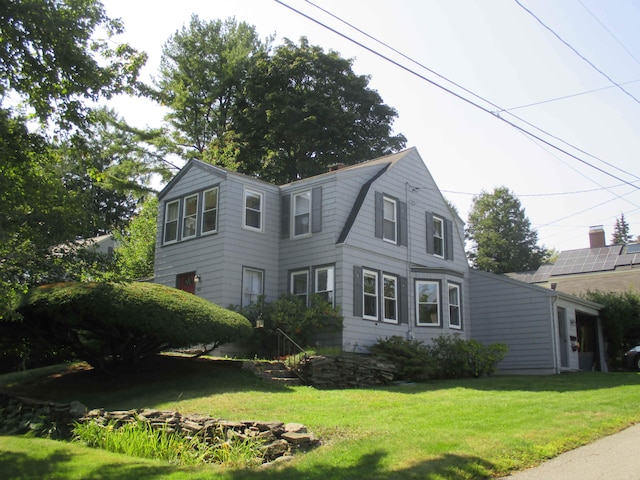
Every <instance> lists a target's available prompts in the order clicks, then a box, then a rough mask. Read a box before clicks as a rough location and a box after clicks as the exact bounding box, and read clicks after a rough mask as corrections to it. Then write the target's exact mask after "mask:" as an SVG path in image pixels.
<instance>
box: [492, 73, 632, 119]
mask: <svg viewBox="0 0 640 480" xmlns="http://www.w3.org/2000/svg"><path fill="white" fill-rule="evenodd" d="M637 82H640V79H638V80H630V81H628V82H624V83H621V84H620V85H629V84H630V83H637ZM611 88H616V86H615V85H609V86H608V87H602V88H594V89H593V90H587V91H586V92H580V93H573V94H571V95H565V96H563V97H555V98H550V99H548V100H541V101H539V102H534V103H528V104H526V105H518V106H517V107H510V108H505V109H504V110H501V112H511V111H512V110H518V109H520V108H527V107H535V106H537V105H543V104H545V103H550V102H557V101H558V100H566V99H567V98H573V97H579V96H581V95H588V94H590V93H595V92H601V91H603V90H609V89H611Z"/></svg>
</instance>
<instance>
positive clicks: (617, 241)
mask: <svg viewBox="0 0 640 480" xmlns="http://www.w3.org/2000/svg"><path fill="white" fill-rule="evenodd" d="M632 238H633V236H632V235H630V234H629V224H628V223H627V221H626V220H625V219H624V213H621V214H620V218H616V223H615V225H614V226H613V236H612V237H611V244H612V245H626V244H627V243H629V242H630V241H631V239H632Z"/></svg>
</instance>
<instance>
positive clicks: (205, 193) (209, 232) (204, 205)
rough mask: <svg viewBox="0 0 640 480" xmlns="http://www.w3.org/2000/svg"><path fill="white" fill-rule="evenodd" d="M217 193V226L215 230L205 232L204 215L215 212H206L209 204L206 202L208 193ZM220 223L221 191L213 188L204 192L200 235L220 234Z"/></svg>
mask: <svg viewBox="0 0 640 480" xmlns="http://www.w3.org/2000/svg"><path fill="white" fill-rule="evenodd" d="M214 191H215V192H216V208H215V211H216V226H215V228H214V229H213V230H207V231H205V230H204V214H205V213H207V212H210V211H212V210H214V209H213V208H210V209H209V210H205V208H206V206H207V202H206V200H205V198H206V196H207V193H209V192H214ZM219 221H220V190H219V189H218V187H213V188H208V189H207V190H204V191H203V192H202V213H201V214H200V233H201V234H202V235H209V234H211V233H217V232H218V222H219Z"/></svg>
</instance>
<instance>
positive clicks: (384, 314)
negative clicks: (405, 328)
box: [382, 274, 398, 324]
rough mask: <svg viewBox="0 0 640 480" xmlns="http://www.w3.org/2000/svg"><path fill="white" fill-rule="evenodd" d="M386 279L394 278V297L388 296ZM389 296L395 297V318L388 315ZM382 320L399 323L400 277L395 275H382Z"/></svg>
mask: <svg viewBox="0 0 640 480" xmlns="http://www.w3.org/2000/svg"><path fill="white" fill-rule="evenodd" d="M385 280H393V283H394V289H393V292H394V297H387V296H386V295H385V291H384V283H385ZM387 298H390V299H393V304H394V312H393V318H390V317H388V316H387V302H386V300H387ZM382 321H384V322H386V323H396V324H397V323H398V277H396V276H395V275H385V274H383V275H382Z"/></svg>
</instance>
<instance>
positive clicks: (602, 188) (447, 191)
mask: <svg viewBox="0 0 640 480" xmlns="http://www.w3.org/2000/svg"><path fill="white" fill-rule="evenodd" d="M624 185H625V184H624V183H619V184H618V185H612V186H611V187H600V188H590V189H588V190H575V191H573V192H550V193H518V194H517V195H516V196H517V197H561V196H565V195H579V194H582V193H593V192H600V191H602V190H609V189H610V188H616V187H622V186H624ZM441 192H443V193H453V194H456V195H468V196H478V195H480V194H479V193H472V192H458V191H456V190H441Z"/></svg>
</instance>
